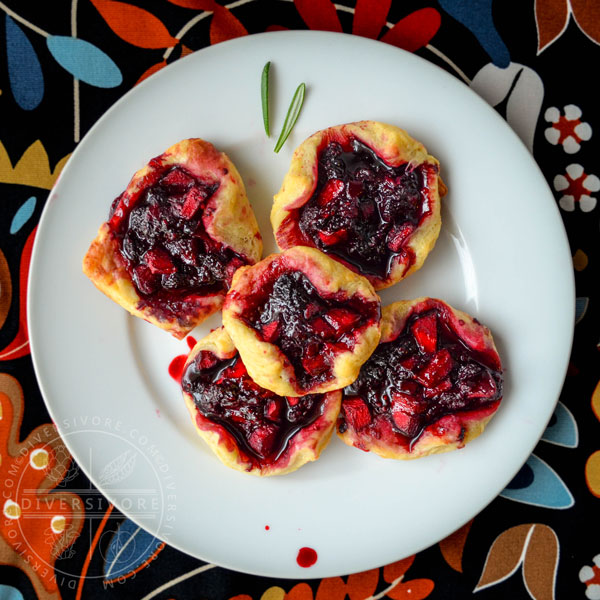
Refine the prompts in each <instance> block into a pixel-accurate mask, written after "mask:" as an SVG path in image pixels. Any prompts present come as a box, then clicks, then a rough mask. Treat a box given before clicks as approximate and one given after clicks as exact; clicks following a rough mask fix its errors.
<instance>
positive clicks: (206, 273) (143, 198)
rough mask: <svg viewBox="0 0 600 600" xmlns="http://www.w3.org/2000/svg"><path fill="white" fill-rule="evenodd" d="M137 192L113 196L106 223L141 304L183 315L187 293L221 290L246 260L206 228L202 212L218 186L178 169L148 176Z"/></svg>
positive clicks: (217, 291)
mask: <svg viewBox="0 0 600 600" xmlns="http://www.w3.org/2000/svg"><path fill="white" fill-rule="evenodd" d="M147 183H148V184H147V185H146V186H145V187H144V189H143V191H142V193H141V194H140V195H139V196H137V197H136V198H135V199H132V200H130V199H128V203H129V206H127V205H126V203H125V202H124V201H122V199H123V198H124V195H122V196H119V197H118V198H117V199H116V200H115V202H114V203H113V206H112V208H111V213H110V217H109V226H110V228H111V230H112V232H113V233H114V235H115V237H116V239H117V240H118V243H119V250H120V253H121V256H122V257H123V260H124V262H125V265H126V268H127V271H128V272H129V274H130V276H131V278H132V281H133V283H134V285H135V288H136V290H137V292H138V294H139V295H140V297H141V298H142V299H143V302H145V303H147V304H148V305H150V306H152V307H153V308H155V309H158V310H164V311H165V312H166V313H169V314H175V315H181V314H185V313H186V301H187V299H188V297H189V296H190V294H200V295H206V294H214V293H219V292H224V291H227V289H228V288H229V284H230V283H231V277H232V276H233V273H234V272H235V270H236V269H237V268H238V267H239V266H241V265H243V264H246V263H247V261H246V260H245V259H244V258H243V257H241V256H239V255H238V254H236V253H235V252H234V251H233V250H231V249H230V248H228V247H227V246H225V245H224V244H222V243H220V242H216V241H214V240H213V239H212V238H211V237H210V236H209V235H208V234H207V232H206V229H205V226H204V222H203V216H204V208H205V207H206V204H207V202H208V200H209V198H210V197H211V196H212V195H213V194H214V193H215V191H216V190H217V189H218V184H214V185H209V184H206V183H203V182H202V181H199V180H198V179H197V178H196V177H194V176H193V175H191V174H190V173H189V172H188V171H186V170H185V169H184V168H183V167H180V166H176V167H172V168H169V169H168V170H165V171H163V172H162V173H160V172H159V173H157V174H153V176H152V178H151V179H150V181H148V182H147Z"/></svg>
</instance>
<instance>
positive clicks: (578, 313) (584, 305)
mask: <svg viewBox="0 0 600 600" xmlns="http://www.w3.org/2000/svg"><path fill="white" fill-rule="evenodd" d="M589 304H590V299H589V298H586V297H585V296H582V297H580V298H576V299H575V325H577V323H579V321H581V319H583V317H585V313H586V312H587V309H588V306H589Z"/></svg>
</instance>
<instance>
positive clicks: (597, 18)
mask: <svg viewBox="0 0 600 600" xmlns="http://www.w3.org/2000/svg"><path fill="white" fill-rule="evenodd" d="M571 10H572V11H573V16H574V17H575V21H576V23H577V25H579V28H580V29H581V31H583V33H585V35H587V36H588V37H589V38H590V39H591V40H592V41H593V42H596V44H600V4H598V3H597V2H589V0H571Z"/></svg>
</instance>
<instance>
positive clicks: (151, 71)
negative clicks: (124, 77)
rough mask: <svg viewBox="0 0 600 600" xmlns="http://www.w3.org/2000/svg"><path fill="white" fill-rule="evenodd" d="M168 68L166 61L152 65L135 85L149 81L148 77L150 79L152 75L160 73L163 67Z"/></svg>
mask: <svg viewBox="0 0 600 600" xmlns="http://www.w3.org/2000/svg"><path fill="white" fill-rule="evenodd" d="M166 66H167V61H166V60H161V61H160V62H159V63H156V64H155V65H152V66H151V67H150V68H149V69H146V71H144V72H143V73H142V75H141V76H140V78H139V79H138V80H137V81H136V82H135V85H137V84H138V83H140V82H142V81H144V79H147V78H148V77H150V75H152V74H154V73H156V72H157V71H160V70H161V69H162V68H163V67H166Z"/></svg>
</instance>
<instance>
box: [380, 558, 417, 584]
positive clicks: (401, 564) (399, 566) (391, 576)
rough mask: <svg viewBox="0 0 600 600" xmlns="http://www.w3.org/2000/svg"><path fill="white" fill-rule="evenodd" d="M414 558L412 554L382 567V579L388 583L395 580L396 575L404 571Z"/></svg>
mask: <svg viewBox="0 0 600 600" xmlns="http://www.w3.org/2000/svg"><path fill="white" fill-rule="evenodd" d="M414 560H415V557H414V555H413V556H409V557H408V558H403V559H402V560H399V561H397V562H394V563H391V564H389V565H386V566H385V567H383V579H384V581H387V582H388V583H393V582H394V581H396V579H398V577H400V576H401V575H404V573H406V571H407V570H408V568H409V567H410V565H412V564H413V562H414Z"/></svg>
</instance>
